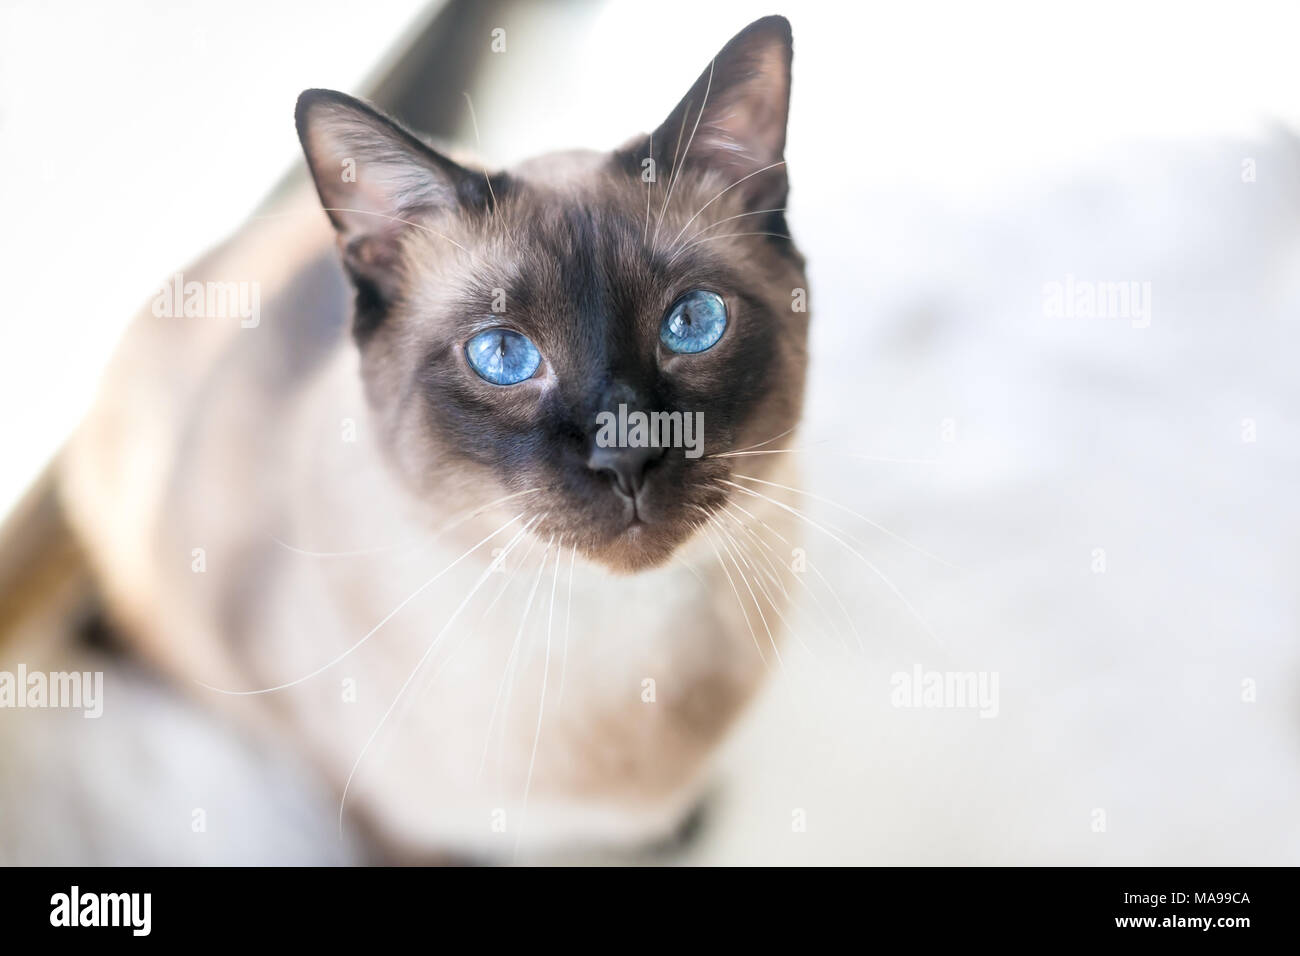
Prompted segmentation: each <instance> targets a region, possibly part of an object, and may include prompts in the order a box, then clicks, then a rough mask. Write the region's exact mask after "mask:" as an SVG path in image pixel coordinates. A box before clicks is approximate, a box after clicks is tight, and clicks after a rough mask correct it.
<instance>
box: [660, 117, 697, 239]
mask: <svg viewBox="0 0 1300 956" xmlns="http://www.w3.org/2000/svg"><path fill="white" fill-rule="evenodd" d="M691 105H692V101H691V100H687V101H686V109H684V110H682V121H681V123H680V124H679V125H678V127H677V145H676V146H674V147H673V165H672V167H671V168H670V169H669V170H668V178H669V179H670V180H671V179H672V178H673V175H674V174H675V173H676V171H677V157H678V155H679V154H680V153H681V150H682V134H683V133H685V132H686V116H687V114H688V113H690V111H691ZM658 178H659V175H658V170H656V172H655V179H658ZM668 199H669V195H668V191H667V190H665V191H664V201H663V204H662V205H661V206H660V207H659V215H658V216H657V217H655V235H654V243H652V244H658V241H659V227H660V226H661V225H662V224H663V221H664V213H665V212H666V211H667V210H668Z"/></svg>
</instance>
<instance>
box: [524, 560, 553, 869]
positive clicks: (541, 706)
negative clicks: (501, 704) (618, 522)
mask: <svg viewBox="0 0 1300 956" xmlns="http://www.w3.org/2000/svg"><path fill="white" fill-rule="evenodd" d="M563 547H564V536H563V535H561V536H560V540H559V542H557V543H556V546H555V576H554V577H552V578H551V606H550V608H549V609H548V610H547V612H546V658H545V659H544V660H543V661H542V692H541V695H540V696H539V697H538V699H537V728H536V729H535V730H534V731H533V752H532V755H531V756H530V757H529V758H528V776H526V777H525V778H524V800H523V806H522V808H521V809H520V811H519V825H518V826H516V827H515V857H516V859H517V858H518V856H519V840H520V838H521V837H522V836H523V833H524V821H525V820H526V819H527V818H528V795H529V793H530V792H531V791H532V786H533V766H534V765H535V764H536V763H537V743H538V741H540V740H541V739H542V715H543V714H544V713H545V712H546V679H547V677H548V676H550V673H551V624H552V622H553V620H554V618H555V588H556V585H558V584H559V583H560V551H561V549H562V548H563Z"/></svg>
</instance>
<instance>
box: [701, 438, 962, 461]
mask: <svg viewBox="0 0 1300 956" xmlns="http://www.w3.org/2000/svg"><path fill="white" fill-rule="evenodd" d="M829 441H830V439H829V438H826V439H823V440H822V441H821V442H818V443H817V444H822V445H824V444H826V443H827V442H829ZM811 450H813V449H809V448H769V449H767V450H766V451H722V452H718V453H717V454H715V455H705V456H704V457H705V458H742V457H748V456H750V455H794V454H797V453H799V452H803V451H811ZM816 450H817V451H821V452H825V453H826V454H828V455H838V456H839V457H841V458H856V459H857V460H858V461H881V462H885V463H887V464H894V465H944V464H947V462H945V461H943V460H942V459H939V458H883V457H880V456H877V455H859V454H857V453H856V452H849V451H835V450H834V449H827V448H818V449H816Z"/></svg>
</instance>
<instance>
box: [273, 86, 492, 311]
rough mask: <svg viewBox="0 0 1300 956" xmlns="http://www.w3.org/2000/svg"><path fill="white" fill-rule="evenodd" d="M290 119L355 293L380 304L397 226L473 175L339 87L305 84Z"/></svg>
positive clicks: (392, 272)
mask: <svg viewBox="0 0 1300 956" xmlns="http://www.w3.org/2000/svg"><path fill="white" fill-rule="evenodd" d="M294 118H295V120H296V122H297V126H298V139H299V140H300V141H301V142H302V149H303V152H304V153H305V154H306V156H307V165H308V167H309V168H310V169H311V175H312V178H313V179H314V180H315V181H316V191H317V193H318V194H319V195H320V200H321V205H322V206H324V207H325V212H326V213H327V214H328V215H329V218H330V222H332V223H333V224H334V228H335V230H336V231H337V233H338V238H339V248H340V250H341V251H342V253H343V263H344V265H345V266H346V268H347V270H348V272H349V273H350V274H351V276H352V279H353V282H354V283H355V284H356V286H357V290H358V292H359V293H362V294H363V295H367V294H372V295H374V296H375V297H376V299H377V304H382V303H387V302H390V301H392V297H393V295H394V294H395V293H396V290H397V288H398V285H399V275H398V272H399V265H400V264H399V261H398V249H399V240H400V237H401V235H402V231H403V230H404V229H407V228H411V221H412V220H413V219H414V218H415V217H418V216H419V215H421V214H422V213H425V212H428V211H430V210H433V209H436V208H438V207H446V206H450V205H453V204H455V203H456V202H458V201H459V200H460V198H461V196H462V194H463V192H464V188H465V185H466V184H467V183H468V182H470V181H471V179H472V176H471V174H470V173H469V172H468V171H467V170H465V169H464V168H463V167H461V166H459V165H457V164H456V163H454V162H452V161H451V160H449V159H447V158H446V157H445V156H442V155H440V154H438V153H437V152H435V151H434V150H432V149H430V148H429V147H428V146H426V145H425V144H424V143H422V142H421V141H420V140H419V139H417V138H416V137H415V136H413V135H412V134H411V133H409V132H407V131H406V130H405V129H403V128H402V127H401V126H399V125H398V124H397V123H395V122H393V121H392V120H390V119H388V117H386V116H383V115H381V114H380V113H378V112H376V111H375V110H373V109H371V108H370V107H369V106H367V105H366V104H364V103H362V102H361V101H360V100H357V99H353V98H352V97H350V96H347V95H346V94H343V93H336V92H334V91H333V90H307V91H305V92H304V93H303V94H302V95H301V96H299V97H298V107H297V110H296V111H295V113H294ZM479 179H480V180H481V177H479Z"/></svg>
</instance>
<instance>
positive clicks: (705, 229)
mask: <svg viewBox="0 0 1300 956" xmlns="http://www.w3.org/2000/svg"><path fill="white" fill-rule="evenodd" d="M785 209H786V207H785V206H781V207H780V208H779V209H755V210H753V211H752V212H742V213H737V214H736V215H734V216H728V217H727V218H726V219H719V220H718V221H717V222H711V223H709V224H708V225H707V226H702V227H701V228H699V229H697V230H696V231H695V232H693V233H691V235H690V238H691V239H694V238H695V237H697V236H702V235H704V234H705V233H706V232H708V231H709V230H710V229H716V228H717V227H718V226H720V225H722V224H723V223H724V222H733V221H735V220H737V219H744V218H745V217H746V216H761V215H763V214H764V213H773V212H785ZM680 248H681V247H680V246H676V247H674V248H673V251H674V252H675V251H676V250H677V249H680Z"/></svg>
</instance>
